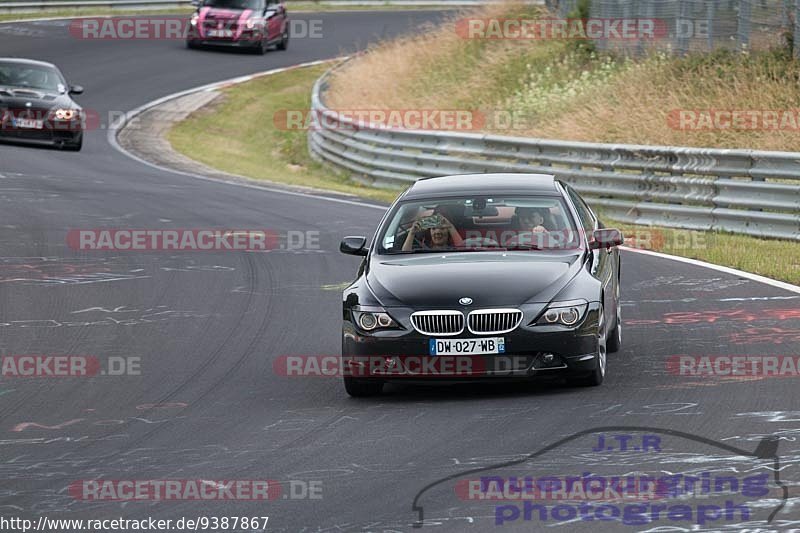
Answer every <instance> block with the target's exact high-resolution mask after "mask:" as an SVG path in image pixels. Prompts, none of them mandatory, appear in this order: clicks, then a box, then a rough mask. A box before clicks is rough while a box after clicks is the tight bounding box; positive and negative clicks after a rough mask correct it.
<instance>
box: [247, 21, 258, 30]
mask: <svg viewBox="0 0 800 533" xmlns="http://www.w3.org/2000/svg"><path fill="white" fill-rule="evenodd" d="M245 26H247V29H248V30H252V29H253V28H255V27H256V21H254V20H253V19H247V22H245Z"/></svg>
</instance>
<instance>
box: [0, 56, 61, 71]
mask: <svg viewBox="0 0 800 533" xmlns="http://www.w3.org/2000/svg"><path fill="white" fill-rule="evenodd" d="M0 61H2V62H4V63H18V64H20V65H31V66H39V67H50V68H54V69H56V70H58V67H56V66H55V65H54V64H52V63H47V62H46V61H36V60H35V59H23V58H21V57H0Z"/></svg>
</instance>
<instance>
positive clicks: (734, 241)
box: [604, 218, 800, 285]
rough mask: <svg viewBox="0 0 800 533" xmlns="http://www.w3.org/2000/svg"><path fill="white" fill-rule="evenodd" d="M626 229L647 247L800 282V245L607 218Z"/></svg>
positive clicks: (631, 239)
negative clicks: (642, 224) (640, 224)
mask: <svg viewBox="0 0 800 533" xmlns="http://www.w3.org/2000/svg"><path fill="white" fill-rule="evenodd" d="M604 221H605V223H606V225H607V226H609V227H615V228H618V229H620V230H622V233H623V235H624V236H625V240H626V244H627V245H629V246H631V247H635V248H640V249H644V250H652V251H654V252H662V253H665V254H670V255H677V256H680V257H688V258H691V259H698V260H700V261H705V262H707V263H713V264H715V265H722V266H726V267H730V268H736V269H739V270H744V271H745V272H752V273H753V274H759V275H761V276H765V277H767V278H772V279H776V280H779V281H785V282H787V283H792V284H794V285H800V245H798V244H796V243H792V242H788V241H779V240H764V239H758V238H755V237H749V236H747V235H737V234H733V233H723V232H715V231H692V230H685V229H673V228H660V227H651V226H639V225H634V224H627V223H624V222H619V221H616V220H613V219H609V218H605V219H604Z"/></svg>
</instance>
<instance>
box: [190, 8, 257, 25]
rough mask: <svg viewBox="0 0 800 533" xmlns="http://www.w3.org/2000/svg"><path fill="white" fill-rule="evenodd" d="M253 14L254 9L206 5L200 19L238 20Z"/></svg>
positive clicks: (201, 11)
mask: <svg viewBox="0 0 800 533" xmlns="http://www.w3.org/2000/svg"><path fill="white" fill-rule="evenodd" d="M252 14H253V10H252V9H229V8H220V7H204V8H202V9H201V10H200V19H201V20H204V21H211V20H213V21H224V22H228V21H231V22H233V21H236V20H245V19H247V18H249V17H250V15H252Z"/></svg>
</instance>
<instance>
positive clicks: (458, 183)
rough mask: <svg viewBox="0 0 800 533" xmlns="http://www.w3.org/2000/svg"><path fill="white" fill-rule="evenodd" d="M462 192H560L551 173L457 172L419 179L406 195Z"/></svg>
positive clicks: (422, 195) (427, 196) (548, 193)
mask: <svg viewBox="0 0 800 533" xmlns="http://www.w3.org/2000/svg"><path fill="white" fill-rule="evenodd" d="M461 194H477V195H488V194H492V195H496V194H537V195H547V196H554V195H560V192H559V190H558V188H557V187H556V179H555V177H554V176H552V175H550V174H511V173H509V174H457V175H454V176H440V177H436V178H423V179H420V180H418V181H416V182H415V183H414V184H413V185H412V186H411V187H410V188H409V189H408V191H407V192H406V194H405V195H404V196H403V199H415V198H417V199H419V198H433V197H442V196H453V195H461Z"/></svg>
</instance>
